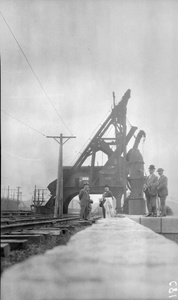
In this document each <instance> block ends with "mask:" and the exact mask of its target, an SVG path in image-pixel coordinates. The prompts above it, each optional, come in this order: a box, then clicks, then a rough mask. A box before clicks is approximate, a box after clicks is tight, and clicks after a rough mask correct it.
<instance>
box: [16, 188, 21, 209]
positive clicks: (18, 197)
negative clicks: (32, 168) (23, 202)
mask: <svg viewBox="0 0 178 300" xmlns="http://www.w3.org/2000/svg"><path fill="white" fill-rule="evenodd" d="M20 189H21V187H20V186H17V209H18V208H19V203H20Z"/></svg>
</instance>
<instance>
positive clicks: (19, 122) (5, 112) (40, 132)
mask: <svg viewBox="0 0 178 300" xmlns="http://www.w3.org/2000/svg"><path fill="white" fill-rule="evenodd" d="M1 111H2V112H3V113H4V114H6V115H8V116H9V117H11V118H13V119H15V120H16V121H18V122H19V123H21V124H23V125H24V126H26V127H28V128H30V129H32V130H34V131H36V132H38V133H40V134H42V135H43V136H45V137H46V135H45V134H44V133H42V132H41V131H39V130H37V129H34V128H33V127H31V126H29V125H26V124H25V123H23V122H21V121H20V120H18V119H17V118H15V117H13V116H11V115H10V114H8V113H7V112H6V111H4V110H3V109H1Z"/></svg>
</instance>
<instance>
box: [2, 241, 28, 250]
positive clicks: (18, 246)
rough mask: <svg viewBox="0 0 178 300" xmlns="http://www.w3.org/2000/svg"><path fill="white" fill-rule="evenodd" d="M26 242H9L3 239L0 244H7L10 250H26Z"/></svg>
mask: <svg viewBox="0 0 178 300" xmlns="http://www.w3.org/2000/svg"><path fill="white" fill-rule="evenodd" d="M27 242H28V240H13V239H12V240H11V239H4V240H1V244H9V245H10V249H11V250H15V249H26V247H27Z"/></svg>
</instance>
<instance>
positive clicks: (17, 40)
mask: <svg viewBox="0 0 178 300" xmlns="http://www.w3.org/2000/svg"><path fill="white" fill-rule="evenodd" d="M0 14H1V16H2V18H3V20H4V22H5V23H6V25H7V27H8V29H9V31H10V32H11V34H12V36H13V38H14V40H15V41H16V43H17V45H18V47H19V49H20V50H21V52H22V54H23V56H24V58H25V60H26V62H27V63H28V65H29V67H30V69H31V71H32V73H33V74H34V76H35V78H36V79H37V81H38V83H39V85H40V86H41V88H42V90H43V92H44V93H45V95H46V97H47V99H48V100H49V102H50V103H51V105H52V107H53V109H54V110H55V111H56V113H57V115H58V117H59V118H60V120H61V122H62V123H63V124H64V126H65V127H66V128H67V130H68V131H69V132H70V134H71V135H73V134H72V132H71V131H70V129H69V128H68V126H67V125H66V123H65V122H64V120H63V119H62V117H61V116H60V115H59V113H58V111H57V109H56V108H55V106H54V104H53V102H52V101H51V99H50V97H49V96H48V94H47V92H46V91H45V89H44V87H43V85H42V83H41V81H40V80H39V78H38V76H37V75H36V73H35V71H34V69H33V67H32V65H31V64H30V62H29V60H28V58H27V56H26V55H25V52H24V51H23V49H22V47H21V45H20V44H19V42H18V40H17V39H16V37H15V35H14V33H13V31H12V29H11V28H10V26H9V24H8V23H7V21H6V19H5V17H4V16H3V14H2V12H1V11H0Z"/></svg>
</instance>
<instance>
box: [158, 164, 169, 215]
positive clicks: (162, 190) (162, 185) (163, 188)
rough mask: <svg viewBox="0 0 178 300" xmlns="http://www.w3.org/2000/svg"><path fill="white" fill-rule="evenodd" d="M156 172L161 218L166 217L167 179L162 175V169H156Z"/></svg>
mask: <svg viewBox="0 0 178 300" xmlns="http://www.w3.org/2000/svg"><path fill="white" fill-rule="evenodd" d="M157 172H158V175H159V179H158V186H157V191H158V197H159V198H160V204H161V217H166V197H167V195H168V188H167V186H168V179H167V177H166V176H165V175H164V174H163V172H164V170H163V169H162V168H158V170H157Z"/></svg>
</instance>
